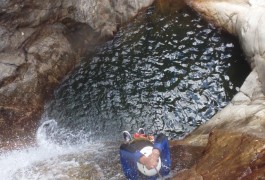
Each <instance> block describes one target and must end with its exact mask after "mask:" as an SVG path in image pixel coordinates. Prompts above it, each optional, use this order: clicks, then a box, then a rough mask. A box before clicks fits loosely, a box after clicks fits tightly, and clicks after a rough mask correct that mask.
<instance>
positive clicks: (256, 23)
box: [172, 0, 265, 179]
mask: <svg viewBox="0 0 265 180" xmlns="http://www.w3.org/2000/svg"><path fill="white" fill-rule="evenodd" d="M187 3H188V4H189V5H190V6H191V7H192V8H193V9H194V10H196V11H197V12H198V13H200V14H201V15H202V16H203V17H204V18H205V19H207V20H208V21H210V22H211V23H213V24H215V25H216V26H218V27H220V28H222V29H224V30H226V31H228V32H230V33H232V34H234V35H235V36H237V37H238V38H239V41H240V44H241V47H242V49H243V51H244V53H245V56H246V60H247V61H248V62H249V64H250V66H251V68H252V72H251V73H250V74H249V76H248V77H247V78H246V80H245V82H244V84H243V85H242V86H241V88H240V91H239V92H238V93H237V94H236V95H235V96H234V98H233V99H232V101H231V103H229V104H228V105H227V106H226V107H225V108H224V109H223V110H221V111H220V112H219V113H217V114H216V115H215V116H214V117H213V118H212V119H210V120H209V121H208V122H207V123H206V124H204V125H201V126H200V127H199V128H197V129H196V130H194V131H193V132H192V133H190V134H189V135H188V136H187V137H186V138H184V139H183V140H182V141H176V142H173V143H172V151H173V150H174V151H177V149H180V147H186V148H182V150H181V153H182V154H184V155H183V157H182V158H184V157H185V156H187V157H189V158H186V159H187V160H186V161H183V163H181V162H179V163H178V164H175V168H176V169H178V171H177V173H176V175H175V176H174V177H175V178H174V179H191V178H192V179H259V178H264V177H265V173H264V164H262V162H263V161H264V149H265V106H264V105H265V96H264V93H265V79H264V77H265V71H264V70H265V68H264V67H265V59H264V57H265V56H264V52H265V29H264V22H265V16H264V12H265V2H264V1H259V0H234V1H228V0H222V1H218V0H187ZM189 149H193V150H192V151H190V150H189ZM174 156H175V155H174V154H173V158H174ZM184 159H185V158H184ZM174 162H178V160H175V161H174ZM186 164H188V166H187V165H186Z"/></svg>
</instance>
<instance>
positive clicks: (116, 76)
mask: <svg viewBox="0 0 265 180" xmlns="http://www.w3.org/2000/svg"><path fill="white" fill-rule="evenodd" d="M248 72H249V70H248V65H247V63H246V62H244V60H243V55H242V51H241V49H240V48H239V44H238V42H237V41H236V40H235V39H234V38H233V37H232V36H229V35H227V34H222V33H221V32H220V31H218V29H215V28H214V27H212V26H211V25H210V24H207V23H205V22H204V21H203V20H202V19H201V18H200V17H198V16H197V15H196V14H194V13H193V12H192V11H191V10H190V9H188V8H184V9H183V10H181V11H176V12H174V13H172V12H171V13H168V14H163V13H161V12H159V11H157V9H156V7H151V8H149V9H148V11H147V12H146V13H143V14H142V15H140V16H139V17H138V18H137V19H136V20H135V21H133V22H132V23H130V24H128V25H127V26H126V27H123V28H121V30H120V31H119V33H118V34H117V35H116V36H115V38H114V39H113V40H112V41H109V42H108V43H106V44H105V45H104V46H102V47H100V48H99V49H98V53H96V54H95V55H94V56H92V57H86V58H83V60H82V64H81V65H80V66H79V67H78V68H77V69H76V71H75V72H74V73H73V74H72V75H71V76H70V77H69V78H68V79H67V80H65V81H64V82H63V83H62V85H61V86H60V88H59V89H58V90H57V91H56V92H55V99H54V100H53V101H52V102H51V103H50V104H49V106H48V107H47V109H46V113H47V117H48V118H53V119H56V121H57V122H58V125H59V126H60V127H64V128H66V129H69V130H70V131H73V132H78V131H80V130H81V131H84V132H90V133H91V137H95V138H96V139H99V138H101V139H103V140H104V139H105V140H106V139H112V140H113V141H115V139H119V138H121V136H120V133H121V131H123V130H128V131H131V132H134V131H136V130H137V129H138V128H139V127H143V128H145V129H147V131H148V132H149V133H158V132H163V133H165V134H166V135H168V136H169V137H170V138H172V139H174V138H175V139H176V138H180V137H183V136H184V135H185V134H186V133H188V132H190V131H191V130H193V129H194V128H196V127H197V126H199V125H200V124H202V123H205V122H206V121H207V120H208V119H210V118H211V117H212V116H213V115H214V114H216V112H218V111H219V110H220V109H222V108H223V107H224V106H226V105H227V103H228V102H229V101H230V100H231V98H232V97H233V96H234V94H235V93H236V92H237V90H238V87H240V86H241V83H242V82H243V81H244V79H245V77H246V76H247V74H248Z"/></svg>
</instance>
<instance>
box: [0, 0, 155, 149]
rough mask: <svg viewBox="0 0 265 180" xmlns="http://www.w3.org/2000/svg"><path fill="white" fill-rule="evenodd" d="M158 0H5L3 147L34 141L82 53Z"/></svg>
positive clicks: (1, 14) (0, 5)
mask: <svg viewBox="0 0 265 180" xmlns="http://www.w3.org/2000/svg"><path fill="white" fill-rule="evenodd" d="M152 3H153V0H145V1H137V0H136V1H135V0H132V1H121V0H114V1H108V0H99V1H98V0H92V1H83V0H77V1H73V0H58V1H50V0H42V1H39V0H25V1H20V0H12V1H11V0H4V1H1V2H0V39H1V41H0V72H1V73H0V148H3V147H9V146H12V145H11V144H15V145H16V146H20V145H23V144H25V143H28V141H29V137H33V135H34V134H35V130H36V127H37V126H38V122H37V120H38V119H40V116H41V114H42V112H43V106H44V104H45V102H47V100H49V99H50V97H51V95H52V92H53V90H54V88H55V87H56V86H57V85H58V84H59V83H60V81H61V80H62V79H63V78H64V77H65V76H66V75H67V74H68V73H69V72H70V71H71V70H72V69H74V67H75V66H76V65H77V64H78V62H79V60H80V57H82V56H85V55H86V54H85V53H90V52H93V50H94V48H95V46H96V45H98V44H101V43H102V42H105V41H106V40H107V39H109V38H111V37H113V35H114V33H115V32H116V31H117V29H118V27H119V26H120V25H121V24H122V23H125V22H127V21H128V20H130V18H133V17H134V16H135V15H136V14H137V13H138V11H140V10H141V9H142V8H145V7H148V6H149V5H151V4H152ZM25 138H27V140H26V139H25ZM31 140H33V138H32V139H31ZM23 141H24V142H23Z"/></svg>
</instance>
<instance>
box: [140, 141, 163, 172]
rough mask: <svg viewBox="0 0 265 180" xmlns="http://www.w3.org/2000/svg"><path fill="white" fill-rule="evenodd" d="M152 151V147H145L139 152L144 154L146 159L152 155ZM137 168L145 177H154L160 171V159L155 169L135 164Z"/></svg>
mask: <svg viewBox="0 0 265 180" xmlns="http://www.w3.org/2000/svg"><path fill="white" fill-rule="evenodd" d="M152 150H153V147H152V146H146V147H144V148H143V149H141V151H140V152H141V153H142V154H144V155H145V156H146V157H148V156H149V155H150V154H151V153H152ZM137 168H138V170H139V171H140V172H141V173H142V174H144V175H146V176H154V175H156V174H157V173H158V171H160V169H161V159H160V157H159V159H158V164H157V166H156V168H154V169H147V168H146V167H145V166H144V165H143V164H141V163H139V162H137Z"/></svg>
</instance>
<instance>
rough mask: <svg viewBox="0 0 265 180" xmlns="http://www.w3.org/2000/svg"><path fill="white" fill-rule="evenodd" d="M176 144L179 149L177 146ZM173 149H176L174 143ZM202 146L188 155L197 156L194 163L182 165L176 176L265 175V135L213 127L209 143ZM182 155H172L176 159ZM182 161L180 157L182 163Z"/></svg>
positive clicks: (252, 177)
mask: <svg viewBox="0 0 265 180" xmlns="http://www.w3.org/2000/svg"><path fill="white" fill-rule="evenodd" d="M175 148H176V149H178V146H175ZM172 149H173V151H174V147H172ZM201 150H202V147H200V148H199V147H197V150H196V151H193V153H191V154H189V155H188V156H193V158H192V159H197V160H196V161H193V162H192V161H189V162H190V163H194V164H193V165H192V166H191V167H188V166H187V167H185V165H184V166H183V165H182V167H183V168H182V170H181V169H180V170H179V171H178V172H177V174H176V175H175V176H174V179H189V178H190V179H259V178H260V177H264V176H265V163H264V158H265V157H264V155H265V139H263V138H258V137H256V136H252V135H248V134H245V133H236V132H234V133H231V132H225V131H214V132H212V133H211V134H210V135H209V141H208V144H207V145H206V146H205V148H203V151H201ZM198 152H202V154H201V155H200V154H199V153H198ZM186 157H187V154H186ZM180 159H181V158H180ZM180 159H179V157H178V158H177V160H174V158H173V162H177V161H178V160H180ZM182 159H183V158H182ZM181 163H182V162H181V161H179V164H180V165H179V166H181ZM183 163H184V164H185V163H186V162H185V161H183Z"/></svg>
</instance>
